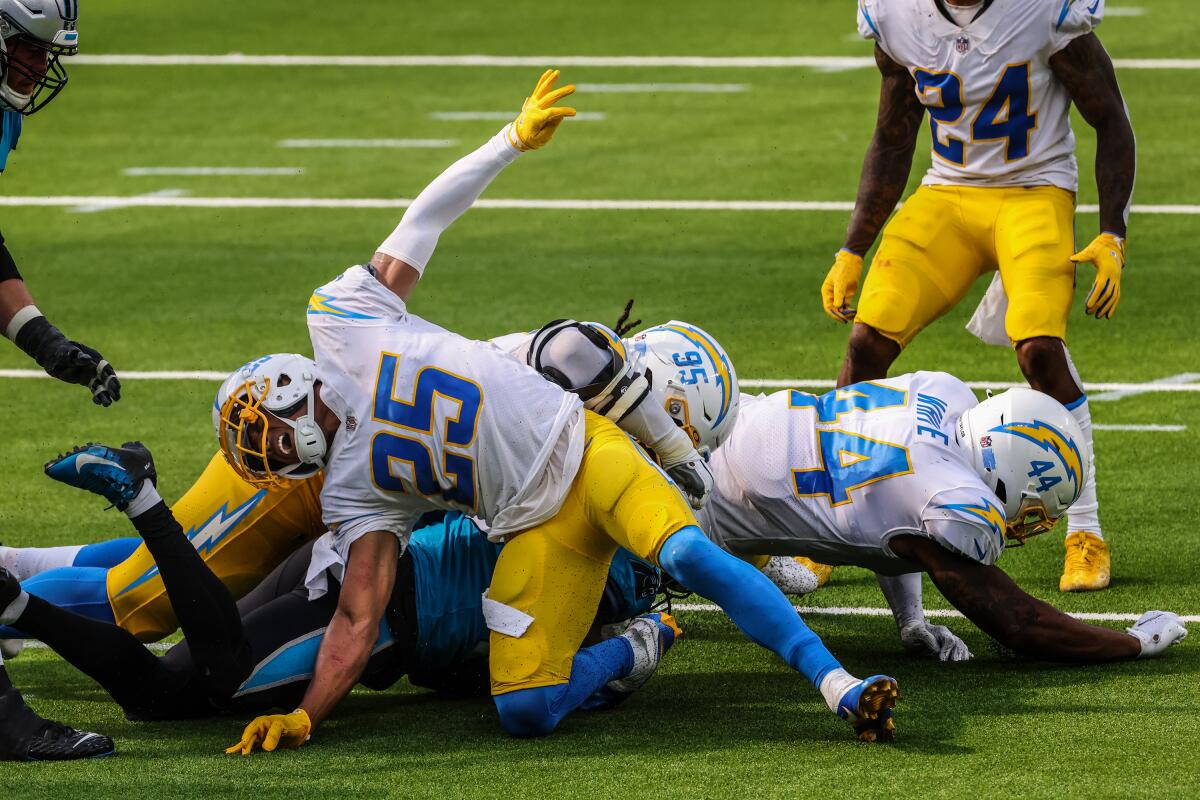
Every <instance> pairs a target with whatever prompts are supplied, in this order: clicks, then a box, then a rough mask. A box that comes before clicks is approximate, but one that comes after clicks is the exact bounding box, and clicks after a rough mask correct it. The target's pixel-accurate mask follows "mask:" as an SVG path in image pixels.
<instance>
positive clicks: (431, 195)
mask: <svg viewBox="0 0 1200 800" xmlns="http://www.w3.org/2000/svg"><path fill="white" fill-rule="evenodd" d="M507 131H508V127H507V126H506V127H505V128H504V130H502V131H500V132H499V133H498V134H496V135H495V136H493V137H492V138H491V139H489V140H488V141H487V142H485V143H484V145H483V147H480V148H479V149H478V150H476V151H475V152H473V153H470V154H469V155H465V156H463V157H462V158H460V159H459V160H458V161H455V162H454V163H453V164H451V165H450V168H449V169H447V170H446V171H445V172H443V173H442V174H441V175H439V176H437V178H435V179H434V181H433V183H431V184H429V185H428V186H426V187H425V190H424V191H423V192H421V194H419V195H418V196H417V199H416V200H413V202H412V205H411V206H409V207H408V210H407V211H405V212H404V216H403V217H402V218H401V220H400V224H399V225H397V226H396V230H394V231H392V235H391V236H389V237H387V238H386V239H384V240H383V244H381V245H379V247H378V248H377V249H376V252H379V253H384V254H385V255H389V256H391V257H393V258H398V259H400V260H401V261H403V262H404V263H406V264H408V265H409V266H411V267H412V268H413V269H415V270H416V271H417V272H419V273H424V272H425V265H426V264H428V263H429V258H430V257H431V256H432V255H433V250H434V248H435V247H437V243H438V237H440V236H441V235H442V231H444V230H446V228H449V227H450V224H451V223H452V222H454V220H456V219H458V218H459V217H461V216H462V215H463V214H464V213H466V211H467V209H468V208H470V207H471V206H472V204H474V202H475V200H476V199H478V198H479V195H481V194H482V193H483V190H484V189H486V188H487V187H488V184H490V183H491V182H492V181H493V180H494V179H495V178H496V176H497V175H499V174H500V171H501V170H503V169H504V168H505V167H507V166H508V165H509V164H511V163H512V162H513V160H514V159H516V157H517V156H519V155H520V154H521V151H520V150H518V149H517V148H515V147H513V146H512V145H511V144H509V141H508V136H507Z"/></svg>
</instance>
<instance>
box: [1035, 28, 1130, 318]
mask: <svg viewBox="0 0 1200 800" xmlns="http://www.w3.org/2000/svg"><path fill="white" fill-rule="evenodd" d="M1050 68H1051V69H1052V70H1054V75H1055V77H1056V78H1058V80H1059V81H1061V82H1062V84H1063V86H1065V87H1066V88H1067V91H1068V92H1070V94H1071V100H1073V101H1074V103H1075V107H1076V108H1078V109H1079V113H1080V114H1081V115H1083V118H1084V119H1085V120H1086V121H1087V123H1088V124H1089V125H1091V126H1092V127H1093V128H1095V129H1096V188H1097V189H1098V190H1099V193H1100V231H1101V233H1100V235H1099V236H1097V237H1096V238H1095V239H1094V240H1093V241H1092V243H1091V244H1089V245H1088V246H1087V247H1085V248H1084V249H1083V250H1081V251H1079V252H1078V253H1076V254H1075V255H1073V256H1072V257H1071V260H1072V261H1076V262H1084V261H1088V262H1091V263H1092V264H1094V265H1095V266H1096V280H1095V282H1094V283H1093V284H1092V289H1091V291H1090V292H1088V296H1087V300H1086V304H1085V308H1086V311H1087V313H1088V314H1091V315H1094V316H1095V317H1096V318H1097V319H1108V318H1110V317H1111V316H1112V313H1113V311H1114V310H1115V309H1116V307H1117V303H1118V302H1120V300H1121V272H1122V270H1123V269H1124V266H1125V235H1126V224H1127V223H1128V221H1129V201H1130V198H1131V197H1132V196H1133V182H1134V175H1135V172H1136V170H1137V145H1136V143H1135V141H1134V136H1133V126H1132V125H1131V124H1130V122H1129V111H1128V109H1127V108H1126V107H1125V100H1124V98H1123V97H1122V96H1121V87H1120V86H1118V85H1117V75H1116V72H1115V71H1114V70H1113V65H1112V59H1110V58H1109V57H1108V53H1107V52H1106V51H1105V49H1104V45H1102V44H1100V40H1099V39H1097V38H1096V34H1094V33H1089V34H1086V35H1084V36H1080V37H1079V38H1077V39H1074V40H1073V41H1072V42H1071V43H1070V44H1068V45H1067V46H1066V47H1064V48H1063V49H1062V50H1060V51H1058V52H1057V53H1055V54H1054V55H1052V56H1051V57H1050Z"/></svg>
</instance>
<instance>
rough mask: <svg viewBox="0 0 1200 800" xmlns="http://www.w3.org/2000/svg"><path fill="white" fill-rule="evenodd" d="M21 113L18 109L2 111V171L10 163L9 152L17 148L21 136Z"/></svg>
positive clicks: (0, 168)
mask: <svg viewBox="0 0 1200 800" xmlns="http://www.w3.org/2000/svg"><path fill="white" fill-rule="evenodd" d="M21 119H22V117H21V115H20V114H18V113H17V112H16V111H4V112H2V113H0V172H4V167H5V166H6V165H7V164H8V154H9V153H11V152H12V151H13V150H16V149H17V139H20V138H21Z"/></svg>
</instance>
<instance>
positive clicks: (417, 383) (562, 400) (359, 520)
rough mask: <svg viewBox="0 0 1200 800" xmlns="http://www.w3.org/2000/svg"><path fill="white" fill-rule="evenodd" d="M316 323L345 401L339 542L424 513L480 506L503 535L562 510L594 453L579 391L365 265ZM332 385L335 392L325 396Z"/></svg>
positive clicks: (333, 465)
mask: <svg viewBox="0 0 1200 800" xmlns="http://www.w3.org/2000/svg"><path fill="white" fill-rule="evenodd" d="M308 328H309V334H310V335H311V337H312V343H313V351H314V355H315V359H316V362H317V366H318V367H319V370H320V374H321V378H322V380H323V381H325V383H326V384H327V385H328V386H329V387H330V388H331V389H332V390H333V391H334V392H335V393H336V395H338V396H340V398H341V400H342V401H344V407H341V408H338V407H335V405H336V404H337V400H338V398H337V397H333V398H331V399H332V401H333V402H332V403H330V405H331V407H333V408H334V410H335V411H337V412H338V414H339V416H340V417H341V419H342V421H343V425H342V429H341V430H339V431H338V434H337V435H336V436H335V437H334V439H333V442H332V444H331V446H330V452H329V457H328V466H327V467H326V469H325V485H324V488H323V489H322V491H321V506H322V508H323V510H324V519H325V523H326V524H327V525H328V526H329V528H330V530H331V531H332V532H333V534H334V535H333V544H334V546H335V549H336V551H337V553H338V555H339V556H340V557H341V558H343V559H344V558H345V555H346V552H347V551H348V548H349V546H350V544H351V543H352V542H353V541H354V540H355V539H357V538H358V537H359V536H362V535H363V534H365V533H368V532H371V531H381V530H382V531H391V532H394V533H396V534H397V535H399V536H401V537H404V536H407V534H408V532H409V531H410V530H411V528H412V525H413V523H414V522H415V521H416V519H417V517H418V516H420V514H422V513H424V512H426V511H430V510H433V509H453V510H458V511H462V512H464V513H466V514H470V515H473V516H476V517H478V518H480V519H481V520H483V521H484V522H485V523H486V524H487V525H488V527H489V529H490V533H491V534H492V535H493V536H495V537H503V536H506V535H508V534H512V533H515V532H517V531H521V530H524V529H526V528H530V527H533V526H534V525H537V524H539V523H541V522H544V521H545V520H547V519H549V518H550V517H552V516H553V515H554V514H556V513H557V512H558V509H559V508H560V507H561V505H562V502H563V498H564V497H565V496H566V492H567V490H568V489H569V488H570V486H571V482H572V481H573V480H574V479H575V475H576V473H577V472H578V469H579V463H580V460H581V459H582V456H583V411H582V406H581V403H580V401H579V398H578V397H576V396H575V395H573V394H569V393H567V392H564V391H563V390H562V389H560V388H558V387H557V386H555V385H554V384H552V383H550V382H549V381H547V380H546V379H545V378H543V377H542V376H541V375H539V374H537V373H536V372H535V371H534V370H532V369H530V368H529V367H527V366H525V365H524V364H521V363H520V362H518V361H516V360H515V359H513V358H511V357H510V356H509V355H507V354H506V353H504V352H503V351H501V350H500V349H499V348H497V347H495V346H494V345H492V344H490V343H487V342H478V341H474V340H471V339H466V338H464V337H462V336H459V335H457V334H454V333H451V332H450V331H447V330H445V329H444V328H441V327H438V326H437V325H434V324H433V323H430V322H427V321H425V320H423V319H421V318H420V317H417V316H415V315H414V314H411V313H409V312H408V310H407V308H406V307H405V304H404V301H402V300H401V299H400V298H399V297H397V296H396V295H395V294H393V293H392V292H391V291H390V290H389V289H388V288H387V287H386V286H384V285H383V284H382V283H380V282H379V281H378V280H377V279H376V278H375V276H374V275H373V274H372V272H371V271H369V270H368V269H366V268H365V267H361V266H358V267H351V268H350V269H349V270H347V271H346V272H345V273H344V274H343V275H341V276H340V277H339V278H337V279H336V280H334V281H332V282H330V283H328V284H326V285H324V286H322V287H321V288H319V289H317V290H316V291H315V292H314V293H313V296H312V299H311V300H310V301H309V306H308ZM322 398H323V399H324V398H325V395H324V394H323V395H322Z"/></svg>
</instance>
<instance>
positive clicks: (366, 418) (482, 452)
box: [218, 72, 897, 745]
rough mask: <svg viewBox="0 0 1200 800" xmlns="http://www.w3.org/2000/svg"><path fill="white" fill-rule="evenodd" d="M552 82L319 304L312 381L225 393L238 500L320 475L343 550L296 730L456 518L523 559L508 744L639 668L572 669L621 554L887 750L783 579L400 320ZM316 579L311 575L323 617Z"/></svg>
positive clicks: (520, 371) (626, 456) (513, 595)
mask: <svg viewBox="0 0 1200 800" xmlns="http://www.w3.org/2000/svg"><path fill="white" fill-rule="evenodd" d="M556 77H557V73H554V72H547V73H546V75H544V76H543V79H542V81H541V82H540V83H539V85H538V87H537V89H536V90H535V91H534V93H533V95H531V97H529V98H528V99H527V100H526V103H525V105H524V107H523V109H522V112H521V115H520V116H519V117H518V119H517V121H516V122H514V123H513V124H511V125H509V126H506V127H505V128H504V130H502V131H501V132H500V133H499V134H497V136H495V137H494V138H493V139H492V140H490V141H489V142H487V143H486V144H485V145H484V146H483V147H481V148H480V149H479V150H477V151H475V152H474V153H472V154H470V155H468V156H466V157H464V158H462V159H461V160H459V161H458V162H457V163H455V164H454V165H453V166H451V167H450V168H449V169H448V170H447V171H446V172H444V173H443V174H442V175H441V176H439V177H438V178H437V179H435V180H434V182H433V183H431V184H430V185H429V186H428V187H427V188H426V189H425V190H424V191H423V192H421V195H420V196H419V197H418V198H417V199H416V200H415V201H414V202H413V204H412V206H410V208H409V209H408V210H407V211H406V212H405V215H404V218H403V219H402V220H401V222H400V224H399V226H398V227H397V228H396V230H395V231H394V232H393V233H392V234H391V235H390V236H389V237H388V238H387V239H386V240H385V241H384V243H383V244H382V245H381V246H380V247H379V248H378V249H377V252H376V254H375V256H374V258H373V259H372V260H371V263H370V264H367V265H361V266H356V267H352V268H350V269H348V270H346V272H345V273H343V274H342V275H341V276H339V277H338V278H337V279H336V280H334V281H331V282H330V283H328V284H326V285H325V286H322V287H320V288H319V289H317V290H316V291H315V292H314V293H313V296H312V299H311V301H310V304H309V311H308V323H309V332H310V335H311V336H312V340H313V350H314V353H315V355H316V363H315V364H312V365H310V366H306V367H305V368H302V369H288V370H287V371H281V370H280V369H278V368H277V367H278V366H279V365H278V364H275V363H271V362H264V363H252V364H250V365H248V366H247V367H246V368H245V369H244V370H241V371H239V373H237V374H235V375H234V376H232V377H231V380H230V381H229V382H228V383H227V384H226V385H225V386H224V387H223V390H222V391H223V397H224V398H225V400H224V402H222V403H219V404H218V405H219V408H220V419H221V424H222V427H223V430H222V435H221V437H220V441H221V446H222V448H223V449H224V450H225V452H226V453H227V455H228V457H229V458H230V460H231V464H233V466H234V468H235V469H237V470H238V471H239V473H240V474H241V475H242V476H243V477H244V478H245V479H247V480H249V481H251V482H258V483H261V484H263V485H270V484H273V483H276V482H278V481H280V480H286V479H288V478H289V477H300V476H304V475H309V474H312V473H314V472H317V471H320V470H324V471H325V484H324V487H323V488H322V490H321V506H322V511H323V515H324V520H325V522H326V524H328V525H329V528H330V530H331V531H332V532H333V536H332V537H331V539H330V546H329V547H327V548H324V550H323V551H322V552H320V553H318V552H317V551H314V558H313V561H314V565H315V564H317V563H320V564H321V565H322V567H326V568H328V569H330V570H332V571H333V574H335V575H338V576H342V592H341V595H340V597H339V602H338V612H337V613H336V614H335V615H334V618H333V621H332V622H331V623H330V626H329V629H328V631H327V633H326V637H325V640H324V642H323V643H322V646H321V651H320V653H319V654H318V658H317V665H316V671H315V674H314V677H313V681H312V683H311V684H310V685H309V689H308V692H307V693H306V694H305V697H304V700H303V701H302V703H301V706H300V708H298V709H297V710H296V711H295V712H294V713H293V714H291V715H287V724H288V725H291V726H295V727H296V729H298V730H300V729H302V730H304V731H305V732H307V731H308V730H309V729H310V728H311V727H312V726H316V725H319V724H320V722H321V721H322V720H323V719H324V718H325V717H326V716H327V715H328V714H329V712H330V711H331V710H332V709H333V708H334V707H335V706H336V705H337V703H338V702H340V700H341V699H342V698H343V697H344V696H345V695H346V693H347V692H348V691H349V690H350V688H351V687H352V686H353V685H354V682H355V681H356V680H357V678H358V675H359V674H360V673H361V671H362V669H363V668H364V666H365V664H366V662H367V659H368V657H369V655H370V651H371V647H372V646H373V643H374V640H375V635H376V631H377V629H378V624H379V620H380V618H381V617H382V615H383V613H384V610H385V606H386V600H387V594H386V592H385V591H384V590H383V588H382V587H386V586H388V585H390V583H391V578H392V572H393V571H394V566H393V565H394V563H395V553H396V552H397V550H398V549H399V548H401V546H402V544H403V542H404V541H405V540H406V539H407V536H408V533H409V531H410V530H411V529H412V526H413V523H414V522H415V521H416V519H417V518H418V517H419V516H420V515H421V514H422V513H424V512H425V511H428V510H431V509H449V510H458V511H463V512H464V513H469V514H472V515H474V516H476V517H478V518H479V519H481V520H483V522H484V524H485V525H486V526H487V527H488V530H489V534H490V535H491V536H493V537H494V538H497V539H510V540H511V541H509V543H508V544H507V546H506V547H505V548H504V550H503V551H502V552H501V555H500V559H499V561H498V563H497V565H496V571H495V574H494V576H493V580H492V583H491V586H490V587H489V589H488V594H487V599H486V600H485V601H484V611H485V617H486V618H487V621H488V624H489V626H490V627H491V629H492V637H491V648H490V670H491V679H492V693H493V696H494V697H495V702H496V707H497V709H498V711H499V714H500V719H501V722H502V724H503V725H504V727H505V729H506V730H507V731H508V732H509V733H511V734H513V735H516V736H538V735H545V734H548V733H549V732H551V731H552V730H553V729H554V728H555V726H557V724H558V723H559V722H560V721H561V720H562V719H563V718H564V717H565V716H566V715H567V714H568V713H570V711H572V710H573V709H575V708H577V707H578V706H579V704H580V703H582V702H583V701H584V700H585V699H586V698H588V697H589V696H591V695H592V694H593V693H594V692H595V691H596V689H597V688H599V686H601V685H603V684H604V683H607V682H608V681H610V680H612V678H613V677H616V676H617V675H618V674H619V673H620V672H621V671H622V670H624V669H626V667H627V662H626V661H624V660H623V659H622V660H616V659H612V660H610V658H609V656H608V655H606V654H604V653H599V652H592V651H593V650H594V648H588V649H587V650H584V651H580V646H581V644H582V642H583V640H584V636H585V634H586V632H587V630H588V628H589V627H590V624H591V612H590V611H588V612H584V611H583V609H591V608H594V607H595V604H596V602H597V601H598V600H599V596H600V594H601V592H602V591H603V587H604V578H605V575H606V574H607V569H608V563H609V561H610V560H611V558H612V555H613V553H614V552H615V551H616V549H617V547H618V546H622V547H625V548H626V549H627V550H629V551H630V552H632V553H633V554H634V555H636V556H638V557H639V558H643V559H645V560H647V561H650V562H652V563H654V564H656V565H657V566H659V567H661V568H662V569H664V570H665V571H667V572H669V573H670V574H671V575H672V576H674V577H675V578H676V579H678V580H680V581H681V582H683V583H684V584H685V585H687V586H688V587H690V588H692V589H693V590H695V591H696V592H697V593H699V594H701V595H703V596H705V597H708V598H709V599H711V600H713V601H714V602H716V603H717V604H718V605H719V606H721V607H722V608H724V609H725V610H726V611H727V612H728V613H729V615H730V616H731V617H732V619H733V621H734V622H735V624H737V625H738V626H739V627H740V628H741V629H742V630H743V631H744V632H746V633H747V634H748V635H749V636H750V638H752V639H753V640H755V641H756V642H759V643H761V644H763V645H765V646H767V647H768V648H770V649H771V650H773V651H774V652H776V653H778V654H779V655H780V656H781V657H782V658H783V659H784V660H785V661H786V662H787V663H788V664H790V665H791V666H792V667H793V668H795V669H797V670H798V671H800V672H802V673H803V674H804V675H805V676H806V677H807V678H809V679H810V680H811V681H812V683H813V685H814V686H818V687H820V689H821V692H822V695H823V696H824V697H825V699H826V701H827V702H828V704H829V706H830V708H831V709H835V710H837V712H838V713H839V714H840V715H843V716H844V717H845V718H847V719H850V720H851V722H852V724H853V725H854V726H855V728H856V730H857V731H858V732H859V733H860V735H862V736H863V737H866V738H887V737H890V735H891V727H892V721H891V708H892V705H893V703H894V700H895V697H896V695H897V691H896V686H895V681H894V680H892V679H890V678H888V677H886V676H875V677H873V678H869V679H867V680H865V681H860V680H858V679H856V678H854V677H852V676H851V675H849V673H847V672H846V671H845V670H844V669H842V668H841V666H840V664H838V662H837V660H836V659H835V658H834V657H833V655H832V654H831V653H830V652H829V651H828V649H827V648H826V647H825V646H824V644H822V643H821V641H820V639H819V638H818V637H817V636H816V635H815V634H814V633H812V631H810V630H809V629H808V628H807V626H805V625H804V623H803V621H802V620H801V619H800V618H799V616H798V615H797V614H796V612H795V610H794V609H793V608H792V606H791V604H790V603H789V602H788V600H787V599H786V598H785V597H784V595H783V594H782V593H780V592H779V590H778V589H777V588H776V587H775V586H774V585H773V584H772V583H771V582H770V580H769V579H767V578H766V577H765V576H764V575H763V574H762V573H761V572H759V571H758V570H756V569H755V568H754V567H752V566H750V565H749V564H746V563H745V562H743V561H741V560H739V559H737V558H735V557H733V556H731V555H729V554H728V553H726V552H724V551H722V550H721V549H720V548H718V547H716V546H715V545H713V544H712V543H711V542H710V541H709V540H708V539H707V538H706V537H705V536H704V534H703V533H702V532H701V531H700V529H699V528H698V527H697V526H696V521H695V517H694V516H693V514H692V511H691V509H690V508H689V506H688V503H687V502H686V501H685V500H684V499H683V497H682V496H681V495H680V493H679V492H678V491H677V490H676V489H675V488H674V486H673V485H672V484H671V483H670V482H669V480H668V479H667V477H666V476H665V474H664V473H663V472H662V471H661V470H660V469H659V468H658V467H657V466H656V465H654V464H653V463H652V462H651V461H650V460H649V459H647V458H646V456H645V455H643V453H642V452H641V451H640V450H639V449H638V446H637V445H636V444H635V443H634V442H633V441H632V440H631V439H630V437H629V436H628V435H627V434H625V433H624V432H623V431H621V430H620V428H618V427H617V426H616V425H615V424H614V423H613V422H612V420H611V419H610V418H609V417H607V416H602V415H601V414H599V413H596V411H593V410H591V409H590V408H589V409H586V410H585V408H584V407H583V404H582V403H581V401H580V398H579V397H577V396H576V395H574V394H571V393H568V392H566V391H564V390H563V389H562V388H561V387H560V386H557V385H555V384H554V383H552V382H550V381H547V380H546V379H545V378H544V377H543V376H541V375H539V374H538V373H537V372H536V371H534V370H533V369H531V368H530V367H528V366H527V365H523V364H520V363H519V362H517V361H516V360H515V359H512V358H510V357H508V356H507V355H505V354H504V353H503V352H502V351H500V350H499V349H498V348H496V347H495V346H494V345H491V344H488V343H483V342H476V341H471V340H468V339H464V338H462V337H459V336H456V335H455V334H452V333H450V332H449V331H446V330H444V329H442V328H439V327H438V326H436V325H433V324H431V323H429V322H426V321H424V320H422V319H420V318H419V317H416V316H415V315H413V314H411V313H410V312H409V310H408V309H407V306H406V301H407V299H408V298H409V297H410V295H411V293H412V291H413V289H414V288H415V286H416V284H417V281H418V279H419V278H420V276H421V272H422V270H423V269H424V267H425V265H426V264H427V262H428V260H429V257H430V256H431V255H432V253H433V250H434V248H435V246H436V243H437V240H438V237H439V236H440V235H441V233H442V232H443V231H444V230H445V229H446V228H447V227H448V226H449V225H450V224H451V223H452V222H453V221H454V220H455V219H456V218H457V217H458V216H460V215H461V214H463V213H464V212H465V211H466V210H467V209H468V208H470V206H471V205H472V203H473V202H474V200H475V198H476V197H478V195H479V194H480V193H481V192H482V191H483V190H484V189H485V188H486V187H487V185H488V184H489V183H490V182H491V180H492V179H493V178H494V177H495V176H496V175H497V174H499V172H500V171H501V170H502V169H503V168H504V167H505V166H507V165H508V164H509V163H511V162H512V161H513V160H515V159H516V158H517V157H518V156H519V155H520V154H521V152H523V151H525V150H529V149H534V148H537V147H540V146H542V145H543V144H545V143H546V142H547V141H549V139H550V137H551V136H552V135H553V133H554V130H555V129H556V127H557V125H558V124H559V123H560V122H561V121H562V119H563V118H564V117H565V116H568V115H570V114H572V113H574V111H573V109H556V108H553V107H552V106H553V103H554V102H555V101H557V100H559V99H561V98H563V97H565V96H566V95H567V94H569V92H570V91H571V90H572V88H573V87H564V88H563V89H559V90H553V89H552V86H553V82H554V80H555V78H556ZM398 353H399V354H403V355H397V354H398ZM629 391H632V388H628V389H626V390H625V393H626V394H627V393H628V392H629ZM623 396H624V395H622V397H623ZM619 402H620V398H618V399H617V403H618V404H619ZM589 405H591V403H589ZM596 408H597V410H605V409H601V408H600V407H599V406H597V407H596ZM614 408H615V406H614ZM613 410H614V409H612V408H610V409H607V410H606V411H607V413H609V414H611V413H613ZM324 574H325V573H324V572H322V573H320V575H314V574H312V573H310V580H309V583H308V585H309V589H310V591H311V592H312V593H313V595H314V596H318V595H319V594H320V593H321V592H322V591H323V588H324V587H323V585H322V583H323V582H322V578H321V576H322V575H324ZM577 657H582V658H584V659H589V660H590V659H601V660H602V661H603V664H604V670H603V671H602V672H592V671H590V670H588V671H582V670H573V669H572V664H573V663H574V662H575V660H576V659H577ZM604 671H606V672H607V674H602V673H603V672H604ZM303 740H304V737H303V736H301V737H297V738H294V739H292V740H290V743H291V744H294V745H299V744H301V743H302V742H303Z"/></svg>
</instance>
